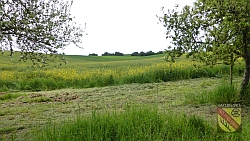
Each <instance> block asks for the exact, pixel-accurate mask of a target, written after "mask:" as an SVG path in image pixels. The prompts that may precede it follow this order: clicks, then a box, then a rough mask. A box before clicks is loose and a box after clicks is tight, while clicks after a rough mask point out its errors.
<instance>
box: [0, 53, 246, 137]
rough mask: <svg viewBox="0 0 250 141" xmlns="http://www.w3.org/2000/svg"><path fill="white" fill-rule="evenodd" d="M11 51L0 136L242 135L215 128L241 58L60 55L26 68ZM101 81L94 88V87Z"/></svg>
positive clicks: (5, 62)
mask: <svg viewBox="0 0 250 141" xmlns="http://www.w3.org/2000/svg"><path fill="white" fill-rule="evenodd" d="M17 58H18V56H17V55H16V56H14V59H13V60H9V57H8V56H6V55H5V56H1V59H0V74H1V75H0V81H1V82H0V91H2V92H0V109H1V110H0V140H25V141H26V140H53V141H54V140H218V141H219V140H235V141H238V140H247V139H249V138H250V136H249V133H250V113H249V107H244V108H243V113H242V116H243V117H242V119H243V125H242V126H243V127H242V128H243V130H242V133H229V134H223V133H218V132H217V129H216V123H217V122H216V120H217V114H216V104H217V102H232V101H235V100H236V98H237V94H238V92H239V90H238V88H239V84H240V82H241V77H239V75H242V74H239V72H240V70H242V69H243V66H242V64H241V61H239V62H237V65H236V66H235V69H234V76H235V77H234V85H233V86H230V85H228V84H229V80H228V72H229V67H228V66H223V65H218V66H215V67H214V68H210V67H203V68H195V67H193V64H196V65H201V64H200V63H199V62H192V61H190V60H187V59H185V58H180V59H179V60H178V61H177V63H175V64H169V63H166V62H164V60H163V56H162V55H156V56H148V57H131V56H122V57H108V56H105V57H83V56H66V59H67V61H68V62H69V63H68V64H67V65H63V66H61V67H58V66H57V67H47V68H43V69H33V68H32V67H30V66H31V64H29V63H24V62H18V61H17V60H18V59H17ZM100 86H101V87H100Z"/></svg>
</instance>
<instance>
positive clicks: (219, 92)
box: [186, 81, 240, 104]
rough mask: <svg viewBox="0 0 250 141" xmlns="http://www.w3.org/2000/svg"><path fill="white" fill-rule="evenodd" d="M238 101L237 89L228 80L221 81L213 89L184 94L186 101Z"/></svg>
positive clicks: (214, 102) (195, 102) (196, 102)
mask: <svg viewBox="0 0 250 141" xmlns="http://www.w3.org/2000/svg"><path fill="white" fill-rule="evenodd" d="M235 102H240V95H239V89H238V87H237V86H236V85H230V84H229V83H228V82H225V81H223V82H221V84H220V85H218V86H217V87H216V88H215V89H213V90H209V91H205V92H202V93H193V94H188V95H186V103H188V104H203V103H211V104H218V103H235Z"/></svg>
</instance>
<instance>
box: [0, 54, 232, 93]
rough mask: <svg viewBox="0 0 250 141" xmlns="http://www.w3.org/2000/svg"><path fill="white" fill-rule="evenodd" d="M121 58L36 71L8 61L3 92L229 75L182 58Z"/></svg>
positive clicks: (1, 70) (2, 69)
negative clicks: (196, 66) (200, 67)
mask: <svg viewBox="0 0 250 141" xmlns="http://www.w3.org/2000/svg"><path fill="white" fill-rule="evenodd" d="M121 57H122V56H120V58H119V57H115V56H113V59H112V60H110V59H107V58H108V57H107V58H105V57H103V56H99V57H86V56H85V57H81V56H76V57H75V56H69V57H67V56H66V59H67V60H68V64H66V65H62V66H56V67H53V66H51V67H46V68H37V69H34V68H32V67H30V66H31V64H30V63H27V62H18V61H15V60H14V61H13V60H12V61H11V60H7V59H6V58H5V61H4V62H5V63H1V64H0V89H1V87H7V88H9V87H13V85H14V87H16V88H15V89H24V90H25V89H28V88H24V86H25V87H29V85H32V86H33V87H39V86H36V85H43V87H44V89H56V88H64V87H93V86H106V85H115V84H123V83H137V82H139V83H144V82H158V81H171V80H178V79H188V78H196V77H207V76H209V77H214V76H216V75H218V74H221V73H223V72H225V71H228V67H227V66H215V67H214V68H209V67H205V68H202V69H199V70H197V68H195V67H194V64H196V65H200V63H199V62H193V61H191V60H188V59H183V58H182V59H179V61H177V62H175V63H169V62H166V61H164V59H163V55H156V56H153V57H137V58H133V59H131V58H129V57H124V59H122V58H121ZM109 58H110V56H109ZM127 58H129V59H127ZM3 60H4V59H3ZM34 81H35V82H34ZM47 81H49V82H47ZM59 82H60V85H59V84H58V83H59ZM31 83H32V84H31ZM51 83H55V84H54V85H53V86H54V88H50V85H51ZM57 84H58V85H57ZM29 89H32V87H29ZM41 89H43V88H41Z"/></svg>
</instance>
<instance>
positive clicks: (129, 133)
mask: <svg viewBox="0 0 250 141" xmlns="http://www.w3.org/2000/svg"><path fill="white" fill-rule="evenodd" d="M32 136H34V138H33V139H34V140H37V141H39V140H41V141H42V140H47V141H50V140H51V141H52V140H53V141H66V140H71V141H74V140H82V141H97V140H98V141H99V140H103V141H118V140H119V141H125V140H129V141H130V140H136V141H145V140H166V141H167V140H176V141H187V140H190V141H194V140H207V141H211V140H237V141H238V140H243V139H242V137H241V135H239V134H233V135H221V134H218V133H217V132H216V131H215V128H214V127H211V126H210V125H209V124H208V123H207V122H206V121H205V120H203V119H202V118H199V117H197V116H194V115H193V116H186V115H185V114H182V115H179V114H174V113H172V112H169V113H160V112H158V110H157V109H149V108H130V109H127V110H126V111H125V112H123V113H116V112H114V113H106V114H103V113H102V114H100V113H96V112H93V113H92V115H91V116H90V117H83V116H78V117H77V119H76V120H75V121H72V120H68V121H65V122H64V123H63V124H53V123H49V124H48V125H46V127H45V128H43V129H42V130H40V131H39V132H37V131H35V132H34V133H33V135H32Z"/></svg>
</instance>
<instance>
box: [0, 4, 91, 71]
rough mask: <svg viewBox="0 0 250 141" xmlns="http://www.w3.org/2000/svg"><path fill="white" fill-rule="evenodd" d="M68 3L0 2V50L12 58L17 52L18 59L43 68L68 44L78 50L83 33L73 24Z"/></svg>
mask: <svg viewBox="0 0 250 141" xmlns="http://www.w3.org/2000/svg"><path fill="white" fill-rule="evenodd" d="M72 4H73V1H70V2H69V1H65V0H1V1H0V43H1V46H0V51H2V52H4V50H9V51H10V56H12V54H13V53H14V50H18V51H20V52H21V57H20V60H23V61H26V60H31V61H32V62H33V64H34V65H42V66H43V65H46V64H47V63H48V62H50V61H53V60H54V59H49V58H50V57H49V56H54V54H58V51H57V50H58V49H63V48H65V47H66V46H67V45H69V44H70V43H73V44H75V45H76V46H78V47H80V46H79V44H78V43H81V37H82V36H83V33H84V30H83V29H82V28H81V27H80V26H77V25H76V23H75V22H73V17H72V16H71V14H70V8H71V6H72ZM85 27H86V24H85ZM56 56H57V55H56ZM59 58H60V60H63V61H65V60H64V58H63V57H59ZM65 62H66V61H65Z"/></svg>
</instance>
